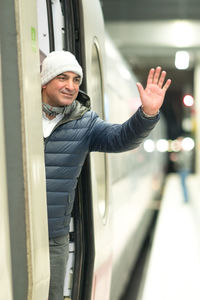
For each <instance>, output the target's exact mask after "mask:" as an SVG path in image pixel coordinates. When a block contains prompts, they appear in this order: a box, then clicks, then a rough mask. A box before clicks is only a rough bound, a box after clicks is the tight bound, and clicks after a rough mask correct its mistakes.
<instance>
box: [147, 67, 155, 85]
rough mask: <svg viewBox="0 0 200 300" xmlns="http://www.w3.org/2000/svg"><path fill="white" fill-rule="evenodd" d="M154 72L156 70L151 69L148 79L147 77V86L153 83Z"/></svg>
mask: <svg viewBox="0 0 200 300" xmlns="http://www.w3.org/2000/svg"><path fill="white" fill-rule="evenodd" d="M154 72H155V69H154V68H151V69H150V71H149V74H148V77H147V85H148V84H152V83H153V76H154Z"/></svg>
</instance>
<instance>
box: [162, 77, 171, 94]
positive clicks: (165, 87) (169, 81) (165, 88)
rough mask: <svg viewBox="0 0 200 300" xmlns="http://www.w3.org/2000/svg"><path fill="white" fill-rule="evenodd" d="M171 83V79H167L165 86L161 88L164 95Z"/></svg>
mask: <svg viewBox="0 0 200 300" xmlns="http://www.w3.org/2000/svg"><path fill="white" fill-rule="evenodd" d="M171 82H172V81H171V79H167V81H166V83H165V85H164V86H163V90H164V92H165V93H166V91H167V89H168V87H169V86H170V84H171Z"/></svg>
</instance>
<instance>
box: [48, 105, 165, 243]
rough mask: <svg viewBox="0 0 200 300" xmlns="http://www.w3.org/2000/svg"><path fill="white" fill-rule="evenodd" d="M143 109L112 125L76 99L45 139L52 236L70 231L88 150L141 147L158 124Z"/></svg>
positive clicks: (115, 150) (50, 230) (49, 219)
mask: <svg viewBox="0 0 200 300" xmlns="http://www.w3.org/2000/svg"><path fill="white" fill-rule="evenodd" d="M158 119H159V116H157V117H155V118H152V119H147V118H145V117H144V115H143V113H142V111H141V109H138V111H137V112H136V113H135V114H134V115H133V116H132V117H131V118H130V119H129V120H128V121H126V122H125V123H123V124H122V125H120V124H110V123H107V122H105V121H103V120H102V119H100V118H99V117H98V115H97V114H96V113H95V112H93V111H90V110H89V108H88V107H87V106H84V105H82V104H80V103H79V102H78V101H76V108H75V109H74V111H73V112H72V113H71V115H70V116H66V117H65V118H64V119H63V120H61V121H60V122H59V124H58V125H57V126H56V128H54V130H53V132H52V133H51V135H50V136H49V137H48V138H47V139H46V140H45V162H46V183H47V205H48V222H49V237H50V238H52V237H56V236H62V235H65V234H67V233H68V232H69V223H70V215H71V211H72V208H73V203H74V195H75V189H76V185H77V179H78V177H79V175H80V172H81V168H82V166H83V164H84V161H85V158H86V156H87V154H88V152H89V151H100V152H122V151H127V150H130V149H133V148H136V147H138V145H139V144H140V143H141V142H142V141H143V139H144V138H145V137H146V136H147V135H148V134H149V132H150V131H151V130H152V129H153V128H154V126H155V124H156V123H157V121H158Z"/></svg>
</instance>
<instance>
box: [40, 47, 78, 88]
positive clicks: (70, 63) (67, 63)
mask: <svg viewBox="0 0 200 300" xmlns="http://www.w3.org/2000/svg"><path fill="white" fill-rule="evenodd" d="M67 71H69V72H74V73H75V74H77V75H79V76H80V77H81V79H80V83H81V82H82V79H83V71H82V68H81V66H80V65H79V63H78V61H77V60H76V58H75V56H74V55H73V54H72V53H71V52H68V51H53V52H51V53H49V54H48V55H47V57H46V58H45V59H44V60H43V62H42V71H41V84H42V86H43V85H45V84H46V83H48V82H49V81H50V80H52V79H53V78H55V77H56V76H57V75H59V74H61V73H63V72H67Z"/></svg>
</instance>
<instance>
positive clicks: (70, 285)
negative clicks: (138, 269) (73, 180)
mask: <svg viewBox="0 0 200 300" xmlns="http://www.w3.org/2000/svg"><path fill="white" fill-rule="evenodd" d="M82 5H83V3H82V1H78V0H77V1H75V0H73V1H72V0H61V1H60V0H47V1H40V0H38V1H37V11H38V39H39V48H40V60H41V62H42V61H43V59H44V58H45V57H46V55H47V54H48V53H49V52H52V51H54V50H67V51H70V52H72V53H73V54H74V55H75V56H76V58H77V60H78V61H79V63H80V64H81V66H83V72H85V62H84V54H85V53H84V46H83V45H84V34H83V32H84V28H83V17H82V13H83V12H82ZM81 90H83V91H86V90H87V87H86V80H85V76H84V78H83V83H82V85H81ZM78 99H79V101H83V102H84V101H88V98H87V96H86V95H85V94H84V93H82V92H80V93H79V96H78ZM91 199H92V197H91V186H90V158H89V156H88V157H87V159H86V162H85V164H84V166H83V169H82V173H81V175H80V178H79V181H78V186H77V189H76V197H75V203H74V208H73V212H72V218H71V223H70V243H69V259H68V265H67V269H66V278H65V286H64V297H65V299H90V297H91V287H92V280H93V265H94V232H93V218H92V200H91ZM86 245H87V247H86ZM88 245H89V247H88Z"/></svg>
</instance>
